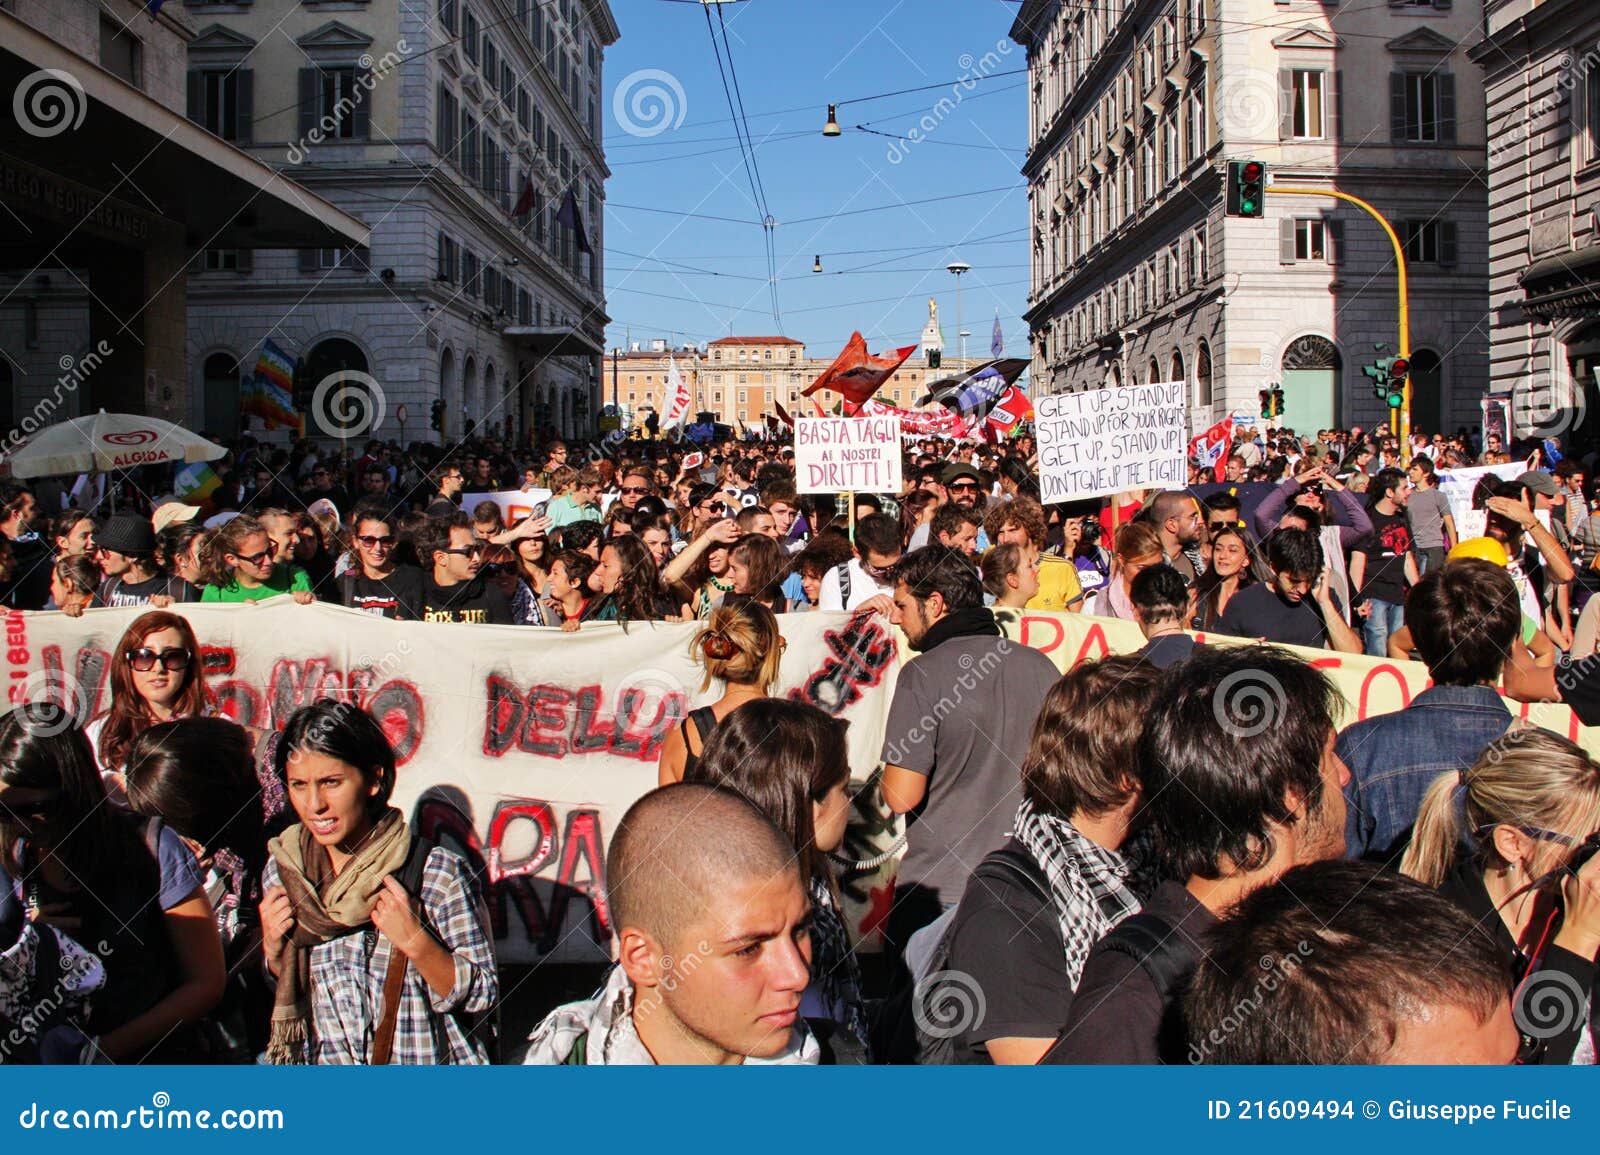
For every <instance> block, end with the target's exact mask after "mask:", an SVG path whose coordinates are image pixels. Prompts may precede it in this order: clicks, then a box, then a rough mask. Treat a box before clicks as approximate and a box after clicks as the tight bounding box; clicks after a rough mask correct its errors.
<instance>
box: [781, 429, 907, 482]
mask: <svg viewBox="0 0 1600 1155" xmlns="http://www.w3.org/2000/svg"><path fill="white" fill-rule="evenodd" d="M794 473H795V481H796V488H797V489H798V490H799V491H800V492H801V493H899V492H900V419H899V418H898V417H896V416H894V415H892V414H891V415H886V416H877V417H800V418H797V419H796V420H795V423H794Z"/></svg>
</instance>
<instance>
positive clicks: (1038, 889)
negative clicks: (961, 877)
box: [972, 842, 1054, 905]
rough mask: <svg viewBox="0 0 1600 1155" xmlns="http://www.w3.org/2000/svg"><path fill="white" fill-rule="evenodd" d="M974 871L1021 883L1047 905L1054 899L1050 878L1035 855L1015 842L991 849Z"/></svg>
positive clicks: (990, 876)
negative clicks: (1046, 875) (1040, 866)
mask: <svg viewBox="0 0 1600 1155" xmlns="http://www.w3.org/2000/svg"><path fill="white" fill-rule="evenodd" d="M972 873H973V874H974V875H978V874H983V875H987V876H988V877H989V878H996V879H1009V880H1011V881H1012V882H1017V883H1020V884H1021V885H1022V886H1024V887H1026V888H1027V889H1028V890H1029V891H1031V892H1032V893H1033V895H1034V896H1035V897H1036V898H1038V899H1039V900H1040V901H1042V902H1044V903H1045V904H1046V905H1049V904H1051V903H1052V902H1053V901H1054V899H1053V898H1052V897H1051V894H1050V880H1049V879H1047V878H1046V877H1045V875H1044V872H1043V871H1042V870H1040V869H1039V864H1038V863H1037V862H1036V861H1034V857H1033V855H1031V854H1029V853H1028V851H1027V849H1026V848H1025V847H1022V846H1019V845H1018V844H1017V843H1015V842H1007V843H1006V844H1005V845H1004V846H1002V847H1001V848H1000V849H999V850H994V851H991V852H990V853H989V854H988V856H987V857H985V858H984V860H983V861H982V862H980V863H978V865H977V868H976V869H975V870H973V872H972Z"/></svg>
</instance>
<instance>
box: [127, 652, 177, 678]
mask: <svg viewBox="0 0 1600 1155" xmlns="http://www.w3.org/2000/svg"><path fill="white" fill-rule="evenodd" d="M189 656H190V655H189V651H188V650H185V649H182V648H180V647H177V646H174V647H172V648H171V649H167V650H162V651H160V652H159V653H158V652H157V651H155V650H152V649H150V647H148V646H140V647H139V648H138V649H137V650H129V651H128V654H127V658H128V665H130V666H132V667H133V668H134V669H135V670H138V671H139V672H140V673H141V674H148V673H149V672H150V671H151V670H153V669H155V668H156V663H157V662H160V663H161V668H162V669H163V670H166V671H167V672H168V673H173V672H174V671H177V670H187V669H188V668H189Z"/></svg>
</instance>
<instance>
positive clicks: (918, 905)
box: [882, 545, 1058, 950]
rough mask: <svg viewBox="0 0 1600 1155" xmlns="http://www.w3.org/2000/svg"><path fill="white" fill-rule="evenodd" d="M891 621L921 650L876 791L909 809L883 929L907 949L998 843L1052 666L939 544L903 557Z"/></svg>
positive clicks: (901, 810) (901, 694)
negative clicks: (997, 616)
mask: <svg viewBox="0 0 1600 1155" xmlns="http://www.w3.org/2000/svg"><path fill="white" fill-rule="evenodd" d="M893 620H894V623H895V624H896V625H898V626H899V627H900V628H901V629H902V630H904V631H905V635H906V640H907V641H908V642H909V643H910V645H911V648H912V649H914V650H917V651H918V654H917V656H916V657H915V658H913V659H911V661H909V662H907V663H906V665H905V667H904V668H903V669H902V670H901V671H900V680H899V683H898V684H897V686H896V687H895V692H894V701H893V702H892V703H891V704H890V706H889V723H888V726H887V728H886V730H885V733H884V743H883V763H884V767H883V784H882V789H883V799H884V801H885V802H886V803H887V804H888V805H889V807H890V809H892V810H893V811H894V812H895V813H896V814H907V813H911V814H912V818H911V820H910V825H909V828H908V832H907V835H906V854H905V858H904V860H903V861H902V862H901V863H900V873H899V876H898V877H897V879H896V881H895V896H894V907H893V909H892V910H891V911H890V913H889V920H888V925H887V927H886V928H885V931H886V935H887V937H888V939H889V942H890V944H891V947H892V948H893V949H895V950H904V949H905V944H906V940H907V939H908V938H909V937H910V936H911V934H912V933H913V932H915V931H917V930H919V929H921V928H922V927H924V926H926V925H927V924H928V923H930V922H932V921H933V920H934V919H936V918H937V917H938V916H939V914H940V913H941V912H942V911H944V910H947V909H949V908H950V907H953V906H955V905H956V903H957V902H959V901H960V899H961V892H962V891H963V890H965V889H966V885H967V877H968V875H970V874H971V873H972V869H973V867H975V866H977V864H978V863H979V862H980V861H982V859H983V857H984V855H986V854H988V853H989V852H990V851H991V850H994V849H996V848H997V847H999V846H1000V845H1001V844H1002V843H1004V842H1005V840H1006V836H1007V834H1008V833H1009V832H1010V830H1011V826H1012V820H1013V818H1014V817H1015V816H1016V812H1017V806H1018V805H1019V804H1020V803H1021V801H1022V793H1021V778H1022V759H1023V757H1024V756H1025V755H1026V754H1027V752H1028V741H1029V738H1030V737H1031V735H1032V733H1033V723H1034V719H1036V718H1037V717H1038V715H1039V711H1040V709H1041V708H1042V707H1043V705H1044V698H1045V695H1046V694H1047V693H1048V692H1049V690H1050V687H1051V686H1053V685H1054V684H1055V682H1056V678H1057V677H1058V674H1057V671H1056V667H1055V665H1054V663H1052V662H1051V661H1050V659H1049V658H1047V657H1045V656H1044V655H1043V654H1042V653H1040V652H1039V651H1038V650H1035V649H1032V648H1031V647H1028V646H1025V645H1022V644H1021V643H1019V642H1013V641H1010V640H1009V639H1006V638H1003V637H1001V636H1000V627H999V626H998V625H996V624H995V620H994V615H993V614H992V613H991V612H990V611H989V610H988V609H986V608H984V604H983V587H982V585H980V584H979V581H978V575H977V574H976V573H975V572H974V570H973V567H972V563H971V562H970V561H968V560H967V559H966V558H965V557H963V556H962V555H961V554H960V553H959V552H957V551H956V550H953V549H950V548H948V547H945V546H937V545H931V546H924V547H923V548H922V549H918V550H913V551H912V552H911V553H908V554H907V555H906V556H905V558H904V559H903V560H902V561H901V563H900V565H899V567H898V568H897V569H896V570H895V591H894V614H893Z"/></svg>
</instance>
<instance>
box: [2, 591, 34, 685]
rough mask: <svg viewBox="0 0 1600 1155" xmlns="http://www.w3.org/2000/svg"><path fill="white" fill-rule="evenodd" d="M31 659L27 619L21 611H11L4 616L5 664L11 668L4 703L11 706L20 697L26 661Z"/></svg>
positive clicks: (24, 682) (26, 671) (25, 682)
mask: <svg viewBox="0 0 1600 1155" xmlns="http://www.w3.org/2000/svg"><path fill="white" fill-rule="evenodd" d="M31 657H32V654H31V653H30V652H29V650H28V619H27V618H25V617H23V615H22V611H21V610H12V611H11V612H10V613H9V614H7V615H6V664H7V665H9V666H10V667H11V669H10V671H9V680H10V684H9V685H8V686H7V687H6V701H8V702H10V703H12V704H13V705H16V704H17V702H18V699H20V698H21V697H22V687H23V686H24V685H26V684H27V681H28V661H29V659H30V658H31Z"/></svg>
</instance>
